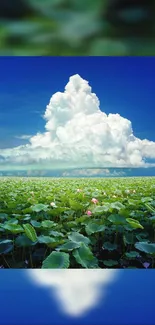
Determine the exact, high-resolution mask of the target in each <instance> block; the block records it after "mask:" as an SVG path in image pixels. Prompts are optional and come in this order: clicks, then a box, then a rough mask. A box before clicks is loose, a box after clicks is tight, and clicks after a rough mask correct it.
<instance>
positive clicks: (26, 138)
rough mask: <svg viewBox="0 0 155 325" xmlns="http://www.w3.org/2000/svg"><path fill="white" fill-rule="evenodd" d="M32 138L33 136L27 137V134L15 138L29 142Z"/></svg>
mask: <svg viewBox="0 0 155 325" xmlns="http://www.w3.org/2000/svg"><path fill="white" fill-rule="evenodd" d="M31 137H32V135H26V134H23V135H16V136H15V138H16V139H21V140H28V139H30V138H31Z"/></svg>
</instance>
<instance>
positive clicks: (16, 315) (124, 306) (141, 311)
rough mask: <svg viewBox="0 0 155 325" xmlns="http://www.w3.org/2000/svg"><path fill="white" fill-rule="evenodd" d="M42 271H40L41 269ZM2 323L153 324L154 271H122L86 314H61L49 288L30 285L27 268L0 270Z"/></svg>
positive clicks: (39, 324) (6, 324)
mask: <svg viewBox="0 0 155 325" xmlns="http://www.w3.org/2000/svg"><path fill="white" fill-rule="evenodd" d="M40 271H41V270H40ZM0 272H1V277H0V285H1V290H0V301H1V317H0V324H1V325H14V324H17V325H18V324H20V325H23V324H25V325H35V324H37V325H52V324H57V325H58V324H59V325H60V324H61V325H62V324H76V325H80V324H92V325H93V324H98V325H99V324H100V325H101V324H105V325H118V324H119V325H129V324H130V325H136V324H137V325H138V324H139V325H143V324H148V325H153V324H154V309H153V308H152V306H153V299H154V289H155V282H154V275H155V270H121V271H120V272H121V275H120V277H119V278H118V279H117V281H114V282H113V283H110V284H109V286H108V291H107V294H106V296H105V297H106V298H105V299H103V301H101V302H100V304H99V305H98V306H97V307H96V308H95V309H94V310H90V312H89V313H88V315H87V317H80V318H77V319H74V318H68V317H67V316H66V315H65V314H60V311H59V310H58V304H57V303H56V301H55V299H54V297H52V295H51V294H50V293H49V291H48V288H46V287H39V286H36V285H35V284H33V282H31V281H30V280H29V278H28V277H26V275H25V272H27V271H26V270H3V269H2V270H1V271H0Z"/></svg>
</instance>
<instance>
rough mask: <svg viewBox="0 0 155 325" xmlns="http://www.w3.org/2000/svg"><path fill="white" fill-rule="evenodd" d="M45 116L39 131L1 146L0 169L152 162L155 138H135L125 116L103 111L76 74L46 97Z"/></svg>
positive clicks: (127, 165)
mask: <svg viewBox="0 0 155 325" xmlns="http://www.w3.org/2000/svg"><path fill="white" fill-rule="evenodd" d="M44 119H45V121H46V122H45V132H44V133H37V134H36V135H34V136H32V137H31V138H30V139H29V140H28V143H27V144H26V145H25V144H24V145H22V146H18V147H15V148H8V149H1V150H0V169H5V168H7V166H10V165H11V166H12V168H17V166H18V167H19V166H20V169H21V168H23V169H25V168H27V169H29V168H33V167H34V168H35V169H36V168H39V166H40V168H44V169H54V168H66V167H68V168H70V167H73V168H76V167H82V168H87V167H96V168H98V167H104V168H106V167H122V168H123V167H145V166H155V162H154V161H153V160H155V142H153V141H149V140H147V139H144V140H141V139H139V138H137V137H135V136H134V134H133V130H132V124H131V121H129V120H128V119H126V118H124V117H121V116H120V115H119V114H109V115H107V114H105V113H104V112H102V111H101V110H100V102H99V99H98V98H97V96H96V94H94V93H93V92H92V90H91V87H90V86H89V83H88V82H87V81H86V80H84V79H82V78H81V77H80V76H79V75H78V74H76V75H73V76H71V77H70V78H69V82H68V83H67V85H66V87H65V89H64V92H57V93H55V94H54V95H53V96H52V97H51V99H50V102H49V104H48V105H47V107H46V110H45V114H44ZM149 160H151V161H153V162H152V163H151V162H149Z"/></svg>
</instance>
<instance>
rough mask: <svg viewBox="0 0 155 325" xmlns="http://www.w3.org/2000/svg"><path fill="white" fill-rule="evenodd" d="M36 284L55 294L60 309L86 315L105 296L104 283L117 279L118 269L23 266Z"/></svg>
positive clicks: (74, 314)
mask: <svg viewBox="0 0 155 325" xmlns="http://www.w3.org/2000/svg"><path fill="white" fill-rule="evenodd" d="M26 274H27V275H28V276H29V277H30V278H31V279H32V281H33V282H34V283H36V284H38V285H42V286H46V287H48V288H49V290H50V291H51V294H52V293H53V296H55V298H56V300H57V302H58V306H59V309H60V310H61V311H62V312H64V313H66V314H68V315H70V316H73V317H79V316H81V315H82V316H83V315H85V314H86V313H87V312H89V311H90V310H91V309H92V308H94V307H96V306H97V305H98V304H99V303H100V299H102V303H103V299H104V298H105V297H106V292H107V286H108V284H109V283H110V282H112V281H113V280H115V279H116V277H117V275H118V271H117V270H112V269H110V270H109V269H104V270H97V269H96V270H93V269H91V270H90V269H86V270H82V269H67V270H34V269H33V270H26Z"/></svg>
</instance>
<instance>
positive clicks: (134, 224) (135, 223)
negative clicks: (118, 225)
mask: <svg viewBox="0 0 155 325" xmlns="http://www.w3.org/2000/svg"><path fill="white" fill-rule="evenodd" d="M126 221H127V222H128V223H129V224H130V225H131V226H132V227H133V228H140V229H144V227H143V226H142V225H141V224H140V223H139V221H138V220H135V219H132V218H127V219H126Z"/></svg>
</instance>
